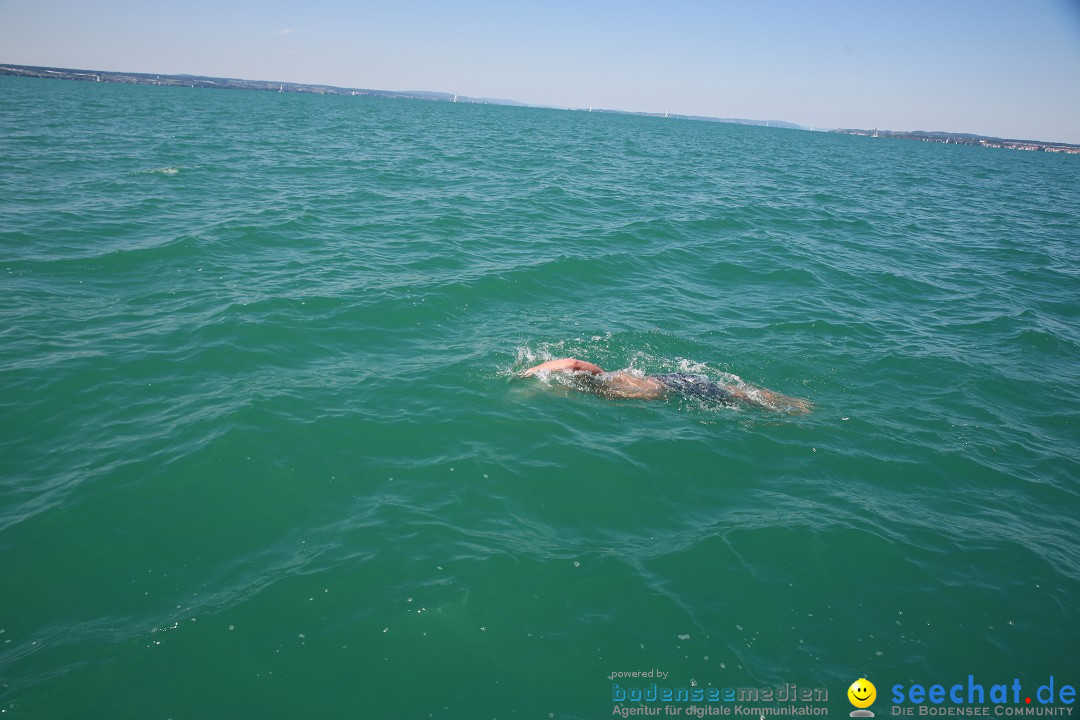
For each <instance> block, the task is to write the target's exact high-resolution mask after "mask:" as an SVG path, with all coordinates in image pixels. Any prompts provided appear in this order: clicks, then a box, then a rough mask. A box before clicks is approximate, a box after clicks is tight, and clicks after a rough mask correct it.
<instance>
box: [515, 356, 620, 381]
mask: <svg viewBox="0 0 1080 720" xmlns="http://www.w3.org/2000/svg"><path fill="white" fill-rule="evenodd" d="M541 370H546V371H547V372H582V371H583V372H587V373H591V374H592V375H600V374H602V373H603V372H604V368H602V367H600V366H599V365H593V364H592V363H591V362H585V361H584V360H576V359H574V358H560V359H558V360H548V361H547V362H546V363H540V364H539V365H535V366H533V367H531V368H529V369H528V370H525V371H524V372H522V373H521V376H522V377H529V376H531V375H535V374H536V373H538V372H540V371H541Z"/></svg>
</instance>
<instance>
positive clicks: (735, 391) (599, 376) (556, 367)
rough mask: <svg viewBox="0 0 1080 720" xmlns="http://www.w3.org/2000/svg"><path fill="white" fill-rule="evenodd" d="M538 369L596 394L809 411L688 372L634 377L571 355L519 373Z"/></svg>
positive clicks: (799, 403) (768, 393)
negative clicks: (673, 396) (568, 377)
mask: <svg viewBox="0 0 1080 720" xmlns="http://www.w3.org/2000/svg"><path fill="white" fill-rule="evenodd" d="M538 372H559V373H573V374H574V375H576V376H577V377H579V378H580V379H581V384H582V385H583V386H584V387H583V389H585V390H590V391H592V392H595V393H597V394H598V395H604V396H606V397H615V398H629V399H634V400H659V399H661V398H665V397H668V396H669V395H671V394H672V393H676V394H679V395H685V396H688V397H698V398H704V399H706V400H716V401H719V402H721V403H724V404H725V405H736V404H739V403H745V404H748V405H756V406H758V407H761V408H765V409H767V410H784V411H786V412H789V413H792V414H802V413H808V412H810V403H809V402H807V401H806V400H801V399H799V398H793V397H788V396H787V395H781V394H780V393H778V392H774V391H772V390H766V389H764V388H756V387H749V388H745V389H744V388H739V387H735V386H732V385H724V384H723V383H718V382H716V381H715V380H710V379H709V378H707V377H705V376H704V375H695V374H691V373H662V374H658V375H645V376H644V377H638V376H637V375H634V374H632V373H628V372H626V371H625V370H616V371H615V372H607V371H606V370H604V368H602V367H600V366H599V365H593V364H592V363H591V362H585V361H584V360H576V359H574V358H560V359H559V360H549V361H547V362H545V363H540V364H539V365H536V366H534V367H531V368H529V369H528V370H525V371H524V372H522V373H521V376H522V377H532V376H533V375H535V374H536V373H538Z"/></svg>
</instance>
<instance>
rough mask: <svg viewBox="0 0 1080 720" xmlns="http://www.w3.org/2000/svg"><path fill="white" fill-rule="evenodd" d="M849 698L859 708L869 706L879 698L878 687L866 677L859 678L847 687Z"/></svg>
mask: <svg viewBox="0 0 1080 720" xmlns="http://www.w3.org/2000/svg"><path fill="white" fill-rule="evenodd" d="M847 697H848V700H850V701H851V704H852V705H854V706H855V707H857V708H868V707H870V706H871V705H873V704H874V700H875V699H876V698H877V688H875V687H874V683H872V682H870V681H869V680H867V679H866V678H859V679H858V680H856V681H855V682H853V683H851V687H849V688H848V689H847Z"/></svg>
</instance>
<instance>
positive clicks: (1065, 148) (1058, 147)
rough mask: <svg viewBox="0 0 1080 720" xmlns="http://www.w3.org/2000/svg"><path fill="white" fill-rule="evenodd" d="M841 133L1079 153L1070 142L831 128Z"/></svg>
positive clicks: (946, 133) (976, 145) (966, 134)
mask: <svg viewBox="0 0 1080 720" xmlns="http://www.w3.org/2000/svg"><path fill="white" fill-rule="evenodd" d="M833 132H834V133H840V134H842V135H862V136H864V137H873V138H879V137H883V138H895V139H897V140H921V141H922V142H936V143H944V144H946V145H973V146H975V147H989V148H1004V149H1006V150H1028V151H1036V152H1051V153H1065V154H1067V155H1080V145H1072V144H1070V143H1058V142H1044V141H1042V140H1010V139H1004V138H996V137H987V136H985V135H971V134H969V133H949V132H926V131H924V130H911V131H897V130H877V129H874V130H849V129H841V130H833Z"/></svg>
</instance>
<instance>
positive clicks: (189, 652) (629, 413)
mask: <svg viewBox="0 0 1080 720" xmlns="http://www.w3.org/2000/svg"><path fill="white" fill-rule="evenodd" d="M1078 188H1080V158H1077V157H1067V156H1056V155H1051V154H1046V153H1024V152H1013V151H1005V150H992V149H984V148H971V147H958V146H952V145H939V144H929V143H916V142H904V141H894V140H884V139H871V138H859V137H850V136H840V135H832V134H824V133H811V132H805V131H793V130H779V129H776V128H762V127H745V126H737V125H728V124H718V123H707V122H692V121H683V120H673V119H663V118H647V117H637V116H625V115H612V114H603V113H584V112H567V111H556V110H544V109H527V108H514V107H497V106H482V105H471V104H464V103H457V104H452V103H437V102H423V101H409V100H386V99H373V98H364V97H337V96H313V95H310V96H309V95H295V94H279V93H259V92H243V91H235V92H233V91H213V90H197V89H182V88H179V89H178V88H160V87H150V86H123V85H111V84H105V83H101V84H96V83H93V84H92V83H77V82H64V81H47V80H27V79H14V78H0V299H2V303H0V713H2V714H0V717H3V718H8V717H10V718H109V719H119V718H155V719H160V720H165V719H166V718H172V719H174V720H182V719H186V718H234V717H245V716H250V717H263V718H346V717H354V718H428V717H435V718H462V719H468V718H479V719H486V718H498V719H499V720H504V719H507V718H582V719H584V718H604V717H610V716H611V715H612V711H613V707H614V706H615V705H616V703H615V702H614V701H613V692H615V691H614V690H613V681H612V680H611V679H609V676H610V675H611V674H612V673H613V672H633V671H647V670H651V669H659V670H660V671H662V672H665V673H668V675H667V679H666V680H664V681H662V682H660V684H661V685H664V684H665V683H666V684H668V685H670V686H672V687H687V688H692V687H695V686H696V687H699V688H709V687H715V688H725V687H733V688H738V687H776V686H783V685H785V684H787V683H795V684H797V685H798V686H799V687H806V688H819V687H820V688H825V689H827V691H828V700H827V701H826V702H823V703H819V704H820V705H821V707H823V708H826V709H827V710H828V712H829V715H830V716H831V717H846V716H847V713H848V712H849V711H851V710H852V707H851V705H850V704H849V703H848V700H847V697H846V695H845V693H846V690H847V688H848V686H849V685H850V684H851V683H852V681H854V680H856V679H857V678H860V677H866V678H869V679H870V680H872V681H873V682H874V683H875V684H876V685H877V689H878V701H877V704H876V705H875V706H874V710H875V711H876V712H877V714H878V716H879V717H882V716H887V715H889V713H890V710H889V706H890V704H891V703H890V699H889V696H890V695H891V691H890V688H891V687H892V686H893V685H895V684H902V685H904V686H908V685H911V684H914V683H922V684H925V685H929V684H932V683H943V684H946V685H948V684H951V683H953V682H962V681H963V682H966V681H967V678H968V676H969V675H972V676H974V677H975V678H976V680H977V681H979V682H982V683H983V684H985V685H987V687H989V685H990V684H993V683H1011V682H1012V680H1013V679H1014V678H1018V679H1019V680H1020V682H1021V683H1022V684H1023V686H1024V689H1025V692H1027V691H1030V692H1034V689H1035V686H1037V685H1040V684H1043V683H1045V682H1046V680H1047V678H1049V676H1051V675H1053V676H1054V678H1055V682H1056V683H1057V684H1058V685H1059V686H1060V685H1061V684H1062V683H1070V684H1072V685H1074V686H1075V685H1077V684H1080V653H1078V651H1077V647H1078V645H1080V612H1078V610H1080V495H1078V493H1080V486H1078V480H1080V428H1078V422H1080V412H1078V411H1080V363H1078V358H1080V192H1078ZM563 356H574V357H579V358H582V359H587V360H590V361H592V362H595V363H598V364H600V365H603V366H604V367H605V368H609V369H621V368H624V369H630V370H633V371H638V372H641V373H661V372H696V373H702V374H705V375H708V376H710V377H712V378H715V379H718V380H723V381H726V382H729V383H734V384H739V383H749V384H754V385H758V386H762V387H767V388H771V389H774V390H777V391H779V392H782V393H785V394H788V395H793V396H796V397H801V398H806V399H808V400H809V401H810V402H812V403H813V411H812V412H811V413H809V414H807V415H798V416H795V415H786V414H783V413H778V412H770V411H767V410H761V409H755V408H752V407H716V406H710V405H708V404H705V403H700V402H695V401H692V400H690V399H686V398H679V397H673V398H669V399H666V400H661V401H653V402H647V401H633V400H613V399H608V398H603V397H598V396H595V395H590V394H584V393H578V392H574V391H573V390H572V389H570V388H568V387H566V386H565V385H563V384H561V383H559V382H557V381H555V380H554V379H550V378H548V379H522V378H519V377H517V376H516V375H517V373H518V372H519V371H520V370H522V369H524V368H526V367H528V366H529V365H531V364H534V363H537V362H540V361H541V360H546V359H551V358H555V357H563ZM616 682H622V683H623V684H625V685H639V686H645V685H647V684H648V682H651V681H648V680H645V679H642V680H640V681H638V680H630V681H625V680H623V681H616ZM623 684H620V688H622V687H623ZM723 704H724V703H722V702H721V703H712V704H711V705H712V706H717V707H719V706H721V705H723ZM729 704H730V703H729ZM646 705H648V704H647V703H646ZM652 705H653V706H660V705H663V703H652ZM669 705H670V704H669ZM685 705H686V703H683V704H682V705H681V706H680V705H679V704H678V703H675V704H674V707H676V708H678V709H679V710H680V711H681V714H682V716H686V710H685V707H683V706H685ZM698 705H699V706H705V705H710V703H707V702H706V703H699V704H698ZM632 706H634V704H633V703H631V704H629V705H628V707H632Z"/></svg>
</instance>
